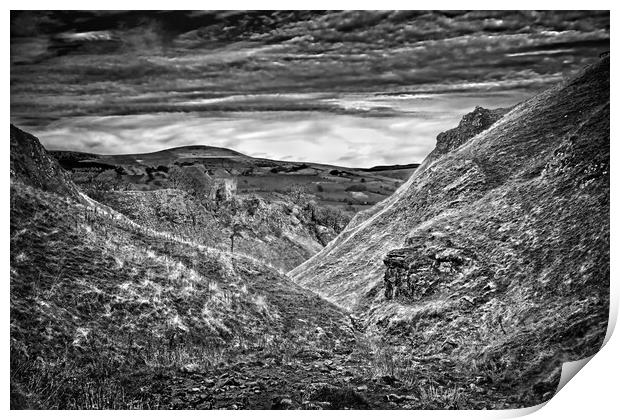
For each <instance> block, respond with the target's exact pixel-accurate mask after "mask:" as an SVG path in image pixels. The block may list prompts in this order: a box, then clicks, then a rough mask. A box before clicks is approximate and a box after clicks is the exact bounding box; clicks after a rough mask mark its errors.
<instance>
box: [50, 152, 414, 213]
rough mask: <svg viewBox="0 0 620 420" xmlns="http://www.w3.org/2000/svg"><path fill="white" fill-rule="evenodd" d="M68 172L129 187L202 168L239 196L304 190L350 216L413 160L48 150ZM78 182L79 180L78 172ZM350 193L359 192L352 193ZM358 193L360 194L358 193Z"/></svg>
mask: <svg viewBox="0 0 620 420" xmlns="http://www.w3.org/2000/svg"><path fill="white" fill-rule="evenodd" d="M51 154H52V156H54V157H56V158H57V159H58V161H59V162H60V164H61V165H62V166H63V167H64V168H65V169H66V170H68V171H72V172H76V173H78V175H79V174H80V173H86V172H88V176H87V177H86V178H87V179H86V180H85V181H84V182H89V181H88V180H90V179H91V178H92V177H93V176H94V175H96V174H98V173H101V172H104V171H106V170H114V171H115V172H116V174H117V177H118V178H119V180H120V181H122V182H123V183H126V184H128V185H129V189H132V190H157V189H162V188H169V187H170V183H169V171H170V169H171V168H172V167H173V166H200V167H201V168H204V170H205V171H206V172H207V173H208V174H209V175H210V176H214V177H234V178H236V179H237V189H238V192H239V193H240V194H246V193H248V194H249V193H252V194H258V195H260V196H262V197H264V198H266V199H268V200H271V199H273V197H274V195H277V194H290V193H291V192H292V191H294V192H296V193H297V192H303V193H305V194H309V195H311V196H312V198H313V199H314V200H316V201H317V203H318V204H319V205H320V206H331V207H337V208H340V209H342V210H343V211H345V212H347V213H348V214H350V215H351V216H352V215H353V214H355V213H356V212H357V211H359V210H362V209H366V208H369V207H371V206H372V205H373V204H375V203H377V202H379V201H381V200H383V199H385V198H386V197H388V196H390V195H391V194H392V193H393V192H394V191H395V190H396V189H397V188H398V186H400V185H401V184H402V183H403V182H404V181H405V180H406V179H408V178H409V176H410V175H411V173H412V172H413V171H414V170H415V168H416V167H417V164H411V165H394V166H377V167H374V168H370V169H363V168H357V169H356V168H345V167H338V166H333V165H323V164H318V163H308V162H286V161H277V160H270V159H262V158H254V157H250V156H246V155H244V154H241V153H239V152H236V151H234V150H230V149H225V148H218V147H211V146H184V147H176V148H172V149H167V150H161V151H157V152H153V153H143V154H128V155H95V154H90V153H81V152H72V151H52V152H51ZM76 182H78V183H79V182H80V179H79V176H78V177H77V178H76ZM353 192H357V194H354V193H353ZM360 192H361V194H359V193H360Z"/></svg>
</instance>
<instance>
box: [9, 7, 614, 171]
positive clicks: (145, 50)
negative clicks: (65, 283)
mask: <svg viewBox="0 0 620 420" xmlns="http://www.w3.org/2000/svg"><path fill="white" fill-rule="evenodd" d="M609 28H610V25H609V12H607V11H602V12H596V11H545V12H533V11H469V12H467V11H456V12H450V11H430V12H426V11H330V12H325V11H161V12H158V11H120V12H116V11H51V12H49V11H48V12H46V11H27V12H14V11H13V12H11V57H10V59H11V122H12V123H14V124H16V125H18V126H20V127H21V128H23V129H26V130H27V131H30V132H32V133H33V134H35V135H36V136H38V137H39V138H40V140H41V141H42V143H43V144H44V145H45V146H46V147H48V148H49V149H64V150H79V151H87V152H94V153H103V154H119V153H139V152H150V151H155V150H161V149H165V148H170V147H177V146H183V145H195V144H204V145H210V146H220V147H227V148H231V149H234V150H236V151H239V152H242V153H246V154H249V155H252V156H256V157H265V158H272V159H282V160H294V161H312V162H320V163H330V164H335V165H340V166H350V167H369V166H373V165H384V164H405V163H417V162H421V161H422V160H423V159H424V157H425V156H426V155H427V154H428V153H429V152H430V151H431V150H432V149H433V147H434V145H435V138H436V136H437V134H438V133H439V132H441V131H444V130H446V129H449V128H451V127H454V126H456V125H457V124H458V122H459V120H460V118H461V117H462V115H464V114H465V113H467V112H470V111H471V110H473V109H474V107H475V106H477V105H480V106H484V107H487V108H495V107H505V106H512V105H515V104H517V103H518V102H520V101H522V100H524V99H527V98H529V97H531V96H533V95H535V94H536V93H538V92H540V91H541V90H543V89H545V88H547V87H549V86H552V85H553V84H556V83H558V82H559V81H561V80H563V79H564V78H566V77H569V76H571V75H572V74H574V73H576V72H577V71H579V69H581V68H582V67H584V66H585V65H587V64H589V63H592V62H593V61H595V60H596V59H597V58H598V56H599V54H600V53H602V52H605V51H608V50H609Z"/></svg>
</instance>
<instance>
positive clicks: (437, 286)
mask: <svg viewBox="0 0 620 420" xmlns="http://www.w3.org/2000/svg"><path fill="white" fill-rule="evenodd" d="M609 121H610V114H609V57H608V56H607V57H604V58H602V59H601V61H600V62H598V63H596V64H594V65H592V66H590V67H588V68H586V69H585V70H584V71H583V72H581V73H580V74H579V75H577V76H576V77H574V78H573V79H571V80H568V81H566V82H565V83H563V84H560V85H558V86H556V87H554V88H552V89H549V90H547V91H545V92H543V93H541V94H539V95H537V96H535V97H533V98H532V99H530V100H527V101H525V102H523V103H521V104H519V105H517V106H516V107H514V108H513V109H512V110H509V111H507V112H506V110H499V111H489V110H484V109H481V108H477V109H476V110H474V112H473V113H471V114H468V115H467V116H465V117H464V118H463V121H461V124H460V125H459V127H457V128H455V129H453V130H450V131H448V132H446V133H443V134H440V135H439V136H438V138H437V148H436V149H435V150H434V151H433V152H432V153H431V154H430V155H429V157H427V159H426V160H425V161H424V162H423V163H422V165H421V166H420V167H419V168H418V169H417V170H416V172H415V173H414V174H413V175H412V176H411V178H410V179H409V180H408V181H407V182H406V183H405V184H404V185H402V186H401V187H400V188H399V189H398V191H396V193H395V194H394V195H392V196H391V197H390V198H388V199H387V200H384V201H383V202H381V203H379V204H378V205H376V206H374V207H373V208H371V209H370V210H367V211H363V212H361V213H358V214H357V215H356V216H355V217H354V219H353V220H352V221H351V222H350V223H349V225H348V226H347V228H345V230H344V231H343V232H342V233H341V234H340V235H339V236H338V237H337V238H336V239H335V240H334V241H332V242H331V243H330V244H329V245H328V246H327V247H325V248H324V249H323V250H322V251H321V252H319V253H318V254H317V255H315V256H314V257H313V258H311V259H310V260H308V261H307V262H305V263H304V264H302V265H301V266H299V267H297V268H296V269H294V270H292V271H291V272H290V275H291V276H292V278H293V279H294V280H295V281H297V282H298V283H300V284H301V285H303V286H305V287H308V288H310V289H311V290H315V291H317V292H318V293H320V294H321V295H322V296H323V297H325V298H327V299H329V300H331V301H332V302H335V303H337V304H339V305H341V306H344V307H347V308H350V309H352V310H354V311H355V312H357V313H358V315H359V316H360V317H361V318H362V319H364V320H365V322H366V325H367V327H368V328H369V331H374V332H375V333H376V334H378V336H379V337H380V338H378V340H380V341H381V342H383V343H386V350H385V351H386V352H393V353H395V356H394V360H398V362H397V363H396V366H395V367H394V366H392V367H393V368H394V369H395V370H396V371H399V372H400V375H401V376H404V377H407V375H410V374H414V373H413V372H412V371H411V368H409V366H412V365H415V366H418V365H419V364H418V363H419V362H420V360H426V361H427V363H428V366H429V368H428V369H429V370H428V372H429V373H428V376H424V375H423V374H422V373H421V372H420V371H416V373H415V375H416V379H417V380H428V381H434V380H438V378H439V375H443V376H442V379H441V380H442V383H443V385H444V386H446V387H456V388H455V389H460V388H459V387H460V386H463V387H472V389H478V388H480V389H489V388H488V387H493V389H494V390H495V391H493V392H494V393H496V394H497V396H496V397H494V399H495V400H496V401H499V403H498V404H499V405H498V406H505V407H509V406H523V405H534V404H538V403H540V402H542V401H544V400H546V399H548V398H550V397H551V396H552V395H553V393H554V391H555V389H556V386H557V383H558V380H559V375H560V369H561V364H562V362H564V361H568V360H576V359H580V358H584V357H587V356H590V355H592V354H594V353H595V352H596V351H597V350H598V349H599V347H600V346H601V344H602V340H603V337H604V336H605V331H606V328H607V318H608V305H609V144H610V143H609V139H610V138H609ZM430 366H432V367H430ZM433 370H434V371H435V373H434V374H433V373H432V371H433ZM423 378H426V379H423ZM489 392H491V391H489ZM468 398H470V401H474V400H475V399H476V398H477V397H475V396H470V397H468Z"/></svg>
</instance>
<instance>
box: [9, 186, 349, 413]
mask: <svg viewBox="0 0 620 420" xmlns="http://www.w3.org/2000/svg"><path fill="white" fill-rule="evenodd" d="M351 331H352V330H351V328H350V326H349V321H348V318H346V316H345V315H344V314H343V313H342V312H341V311H339V310H337V309H336V308H335V307H334V306H332V305H330V304H328V303H326V302H324V301H322V300H321V299H320V298H318V297H317V296H316V295H314V294H313V293H311V292H308V291H306V290H304V289H301V288H299V287H298V286H295V285H294V284H293V283H291V282H290V281H289V280H287V279H286V278H284V277H282V276H281V275H279V274H278V273H277V272H276V271H274V270H272V269H269V268H267V267H266V266H264V265H261V264H260V263H257V262H256V261H254V260H252V259H250V258H247V257H243V256H240V255H231V254H228V253H225V252H220V251H216V250H212V249H208V248H205V247H201V246H197V245H195V244H192V243H184V242H183V241H182V240H179V239H175V238H173V237H171V236H169V235H162V234H160V233H159V232H156V231H153V230H150V229H147V228H143V227H140V226H138V225H135V224H133V223H131V222H130V221H128V220H127V219H125V218H124V217H122V216H120V215H117V216H116V217H114V215H113V213H109V212H107V211H106V210H105V208H100V207H96V206H95V207H88V206H84V205H81V204H77V203H76V202H74V201H72V200H70V199H66V198H63V197H60V196H58V195H55V194H53V193H47V192H44V191H41V190H38V189H35V188H32V187H29V186H26V185H24V184H23V183H21V182H20V181H14V182H12V186H11V375H12V395H13V396H14V397H15V398H14V403H15V404H17V405H19V404H20V403H24V404H27V405H30V406H38V407H47V408H54V407H57V408H78V407H87V406H89V405H90V404H92V405H93V406H97V407H103V406H105V407H109V406H110V405H112V406H114V407H116V408H119V407H132V406H136V407H138V406H148V405H149V404H156V403H157V401H152V400H151V399H150V398H151V396H150V395H148V394H145V393H141V392H140V387H143V386H144V385H146V384H148V383H149V380H151V379H152V376H153V375H159V374H164V373H165V372H166V371H170V370H175V369H177V370H178V369H205V368H208V367H210V366H214V365H217V363H218V362H219V361H222V360H228V359H230V358H235V357H237V356H238V355H240V354H244V353H245V352H250V351H251V352H256V353H257V354H262V355H263V356H264V357H269V355H272V356H275V357H283V356H285V355H286V351H287V349H301V348H316V349H321V348H333V347H334V345H335V344H336V343H337V341H338V340H342V341H343V342H345V341H346V340H350V339H351V338H352V332H351ZM83 378H89V379H88V380H84V379H83ZM149 378H151V379H149ZM91 399H93V400H92V401H91Z"/></svg>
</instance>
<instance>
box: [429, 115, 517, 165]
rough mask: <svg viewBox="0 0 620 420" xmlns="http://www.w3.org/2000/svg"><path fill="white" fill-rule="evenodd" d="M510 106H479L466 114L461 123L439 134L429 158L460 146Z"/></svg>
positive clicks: (491, 123) (500, 116)
mask: <svg viewBox="0 0 620 420" xmlns="http://www.w3.org/2000/svg"><path fill="white" fill-rule="evenodd" d="M508 111H510V108H497V109H486V108H483V107H481V106H477V107H476V108H475V109H474V110H473V111H472V112H470V113H469V114H466V115H465V116H463V118H462V119H461V122H459V125H458V126H457V127H455V128H452V129H450V130H448V131H444V132H443V133H440V134H439V135H438V136H437V144H436V145H435V149H434V150H433V151H432V152H431V153H430V155H429V156H428V158H427V159H431V160H435V159H437V158H438V157H439V156H442V155H445V154H446V153H449V152H451V151H452V150H455V149H457V148H459V147H461V146H462V145H463V144H464V143H465V142H466V141H467V140H469V139H471V138H472V137H474V136H476V135H478V134H480V133H482V132H483V131H484V130H486V129H488V128H489V127H491V126H492V125H493V124H495V123H496V122H497V120H499V119H500V118H502V117H503V116H504V114H506V113H507V112H508Z"/></svg>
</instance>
